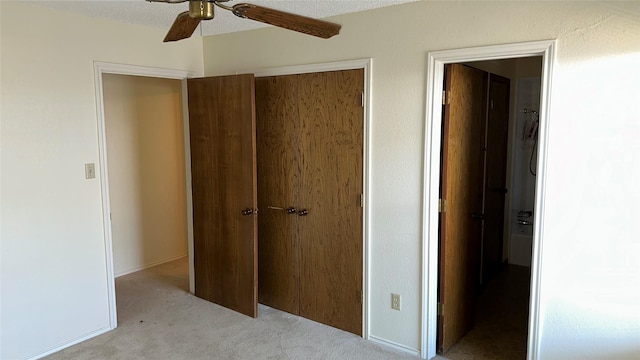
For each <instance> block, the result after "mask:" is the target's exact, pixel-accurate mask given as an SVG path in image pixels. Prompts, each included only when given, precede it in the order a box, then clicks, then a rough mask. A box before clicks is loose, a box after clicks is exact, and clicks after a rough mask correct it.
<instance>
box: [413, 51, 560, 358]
mask: <svg viewBox="0 0 640 360" xmlns="http://www.w3.org/2000/svg"><path fill="white" fill-rule="evenodd" d="M555 48H556V40H543V41H533V42H523V43H514V44H504V45H492V46H482V47H473V48H463V49H453V50H442V51H432V52H429V53H428V54H427V98H426V106H427V108H426V119H425V137H424V139H425V140H424V141H425V143H424V180H423V181H424V182H423V205H422V206H423V208H422V210H423V211H422V214H423V215H422V229H423V230H422V301H421V302H422V304H421V306H422V308H421V310H422V311H421V313H422V321H421V322H422V324H421V328H422V329H421V357H422V358H423V359H429V358H432V357H434V356H435V355H436V336H437V302H438V295H437V290H438V216H439V213H438V198H439V184H440V145H441V140H440V136H441V124H442V108H441V103H442V90H443V79H444V65H445V64H450V63H460V62H468V61H483V60H498V59H510V58H520V57H529V56H542V75H541V81H542V86H541V92H540V119H539V120H540V125H539V132H538V146H539V147H538V151H539V153H538V164H537V174H538V176H537V177H536V203H535V207H534V212H535V218H536V219H537V221H536V223H535V225H534V229H533V249H532V259H531V284H530V286H531V287H530V288H531V297H530V303H529V332H528V340H527V358H528V359H538V358H539V354H540V353H539V348H540V331H541V326H540V309H539V303H540V273H541V264H542V245H543V244H542V239H543V237H544V236H543V235H544V223H543V221H544V216H543V214H544V200H545V188H546V186H545V183H546V167H547V166H546V164H547V147H548V140H547V139H548V134H549V123H550V121H549V101H550V90H551V80H552V70H553V65H554V64H555V61H556V60H555Z"/></svg>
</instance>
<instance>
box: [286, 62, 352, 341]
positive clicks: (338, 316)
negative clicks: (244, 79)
mask: <svg viewBox="0 0 640 360" xmlns="http://www.w3.org/2000/svg"><path fill="white" fill-rule="evenodd" d="M363 91H364V71H363V70H348V71H332V72H324V73H313V74H305V75H300V77H299V83H298V101H299V106H298V111H299V113H300V131H301V142H300V144H301V145H300V147H301V153H300V164H301V174H300V206H301V207H302V208H303V210H307V211H308V215H307V216H301V217H300V218H299V220H300V315H301V316H303V317H305V318H308V319H311V320H315V321H318V322H321V323H324V324H328V325H331V326H333V327H336V328H339V329H342V330H346V331H349V332H351V333H354V334H358V335H361V334H362V207H361V194H362V184H363V181H362V176H363V175H362V173H363V160H362V158H363V139H362V138H363V111H364V110H363V106H362V94H363Z"/></svg>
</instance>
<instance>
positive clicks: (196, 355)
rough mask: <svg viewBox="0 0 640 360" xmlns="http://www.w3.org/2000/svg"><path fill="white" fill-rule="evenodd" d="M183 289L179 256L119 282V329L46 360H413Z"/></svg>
mask: <svg viewBox="0 0 640 360" xmlns="http://www.w3.org/2000/svg"><path fill="white" fill-rule="evenodd" d="M187 290H188V270H187V260H186V258H185V259H181V260H177V261H173V262H170V263H167V264H163V265H160V266H156V267H153V268H150V269H147V270H143V271H140V272H137V273H133V274H130V275H126V276H123V277H120V278H118V279H116V295H117V307H118V328H117V329H115V330H113V331H110V332H108V333H106V334H103V335H100V336H98V337H95V338H93V339H91V340H88V341H85V342H83V343H80V344H78V345H75V346H72V347H70V348H67V349H65V350H63V351H60V352H58V353H55V354H53V355H51V356H49V357H48V358H47V359H50V360H53V359H190V360H197V359H234V360H241V359H251V360H254V359H278V360H280V359H296V360H297V359H305V360H306V359H332V360H334V359H335V360H338V359H354V360H356V359H363V360H364V359H371V360H375V359H380V360H383V359H385V360H386V359H398V360H403V359H406V360H415V359H416V357H414V356H411V355H408V354H406V353H402V352H396V351H394V350H392V349H389V348H386V347H383V346H380V345H377V344H375V343H373V342H371V341H366V340H364V339H362V338H361V337H359V336H356V335H353V334H350V333H347V332H344V331H341V330H338V329H335V328H332V327H329V326H325V325H322V324H319V323H316V322H313V321H310V320H307V319H304V318H301V317H298V316H294V315H290V314H287V313H284V312H281V311H278V310H275V309H271V308H269V307H266V306H260V308H259V318H258V319H251V318H249V317H246V316H244V315H241V314H238V313H236V312H234V311H231V310H227V309H225V308H223V307H220V306H218V305H215V304H212V303H209V302H207V301H204V300H202V299H199V298H197V297H195V296H193V295H191V294H189V293H188V291H187Z"/></svg>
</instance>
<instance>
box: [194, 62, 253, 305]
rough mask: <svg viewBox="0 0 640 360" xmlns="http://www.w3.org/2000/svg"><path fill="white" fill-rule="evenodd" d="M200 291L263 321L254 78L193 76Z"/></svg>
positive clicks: (197, 282)
mask: <svg viewBox="0 0 640 360" xmlns="http://www.w3.org/2000/svg"><path fill="white" fill-rule="evenodd" d="M187 84H188V94H189V128H190V129H189V130H190V138H191V173H192V191H193V226H194V229H193V231H194V268H195V294H196V296H198V297H201V298H203V299H206V300H209V301H212V302H214V303H217V304H220V305H222V306H225V307H228V308H230V309H233V310H236V311H238V312H241V313H243V314H246V315H248V316H252V317H256V316H257V284H258V282H257V281H258V279H257V260H258V259H257V217H256V216H243V215H242V210H243V209H245V208H250V209H255V208H256V207H257V200H256V197H257V187H256V163H255V155H256V143H255V140H256V139H255V110H254V107H255V106H254V78H253V75H236V76H224V77H211V78H202V79H189V80H188V82H187Z"/></svg>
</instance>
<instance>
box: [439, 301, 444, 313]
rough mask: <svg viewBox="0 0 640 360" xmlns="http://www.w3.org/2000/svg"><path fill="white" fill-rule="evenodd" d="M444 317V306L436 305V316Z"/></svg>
mask: <svg viewBox="0 0 640 360" xmlns="http://www.w3.org/2000/svg"><path fill="white" fill-rule="evenodd" d="M443 315H444V304H442V303H438V316H443Z"/></svg>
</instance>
